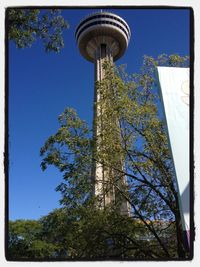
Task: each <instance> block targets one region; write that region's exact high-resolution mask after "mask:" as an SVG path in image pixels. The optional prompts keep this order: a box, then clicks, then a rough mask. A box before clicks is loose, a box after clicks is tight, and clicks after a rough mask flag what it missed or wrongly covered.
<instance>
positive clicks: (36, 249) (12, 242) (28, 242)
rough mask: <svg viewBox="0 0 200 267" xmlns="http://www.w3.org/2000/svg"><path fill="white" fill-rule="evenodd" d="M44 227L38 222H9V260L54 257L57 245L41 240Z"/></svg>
mask: <svg viewBox="0 0 200 267" xmlns="http://www.w3.org/2000/svg"><path fill="white" fill-rule="evenodd" d="M41 231H42V225H41V224H40V222H39V221H36V220H17V221H10V222H9V235H8V258H9V259H10V260H22V259H24V260H27V259H39V258H49V257H52V256H53V253H54V251H55V249H56V247H55V245H54V244H52V243H49V242H45V241H44V240H42V239H41Z"/></svg>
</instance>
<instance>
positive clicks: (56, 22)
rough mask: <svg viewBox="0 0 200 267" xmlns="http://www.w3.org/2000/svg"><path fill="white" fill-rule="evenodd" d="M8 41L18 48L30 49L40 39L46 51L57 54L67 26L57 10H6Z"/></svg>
mask: <svg viewBox="0 0 200 267" xmlns="http://www.w3.org/2000/svg"><path fill="white" fill-rule="evenodd" d="M6 11H7V16H6V19H7V29H8V39H9V40H10V41H13V42H15V44H16V46H17V47H18V48H25V47H30V46H31V45H32V43H34V42H35V41H36V39H41V40H42V42H43V44H44V47H45V50H46V51H55V52H59V51H60V49H61V48H63V47H64V41H63V36H62V33H63V30H65V29H67V28H68V27H69V24H68V23H67V21H66V20H65V19H64V17H63V16H62V15H61V10H59V9H49V10H48V9H45V10H40V9H21V8H7V10H6Z"/></svg>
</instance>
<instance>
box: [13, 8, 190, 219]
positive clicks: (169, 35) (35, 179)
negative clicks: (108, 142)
mask: <svg viewBox="0 0 200 267" xmlns="http://www.w3.org/2000/svg"><path fill="white" fill-rule="evenodd" d="M106 10H108V9H106ZM94 11H99V9H98V10H94V9H93V10H91V9H90V10H89V9H68V10H63V15H64V17H65V18H66V19H67V21H68V22H69V24H70V28H69V29H68V30H67V31H65V32H64V41H65V48H64V49H63V50H62V51H61V52H60V53H59V54H55V53H45V52H44V49H43V46H42V44H41V42H40V41H37V42H36V43H34V44H33V45H32V47H31V48H26V49H21V50H20V49H17V48H16V47H15V44H14V43H10V44H9V216H10V219H12V220H15V219H22V218H23V219H38V218H39V217H41V216H43V215H46V214H47V213H48V212H50V211H51V210H52V209H54V208H57V207H59V199H60V195H59V193H57V192H55V187H56V186H57V185H58V184H59V183H60V182H61V181H62V175H61V174H60V173H59V172H58V171H57V170H56V169H55V168H54V167H50V168H48V169H47V170H46V171H45V172H42V170H41V168H40V163H41V158H40V155H39V151H40V148H41V147H42V146H43V144H44V142H45V140H46V139H47V138H48V137H49V136H50V135H52V134H54V133H55V132H56V131H57V129H58V126H59V125H58V122H57V117H58V116H59V115H60V114H61V113H62V112H63V110H64V109H65V107H73V108H75V109H76V110H77V112H78V114H79V116H80V117H81V118H82V119H84V120H86V121H87V122H88V123H89V124H90V125H91V124H92V118H93V93H94V69H93V65H92V64H91V63H90V62H88V61H86V60H85V59H84V58H82V57H81V55H80V53H79V51H78V48H77V46H76V42H75V38H74V33H75V28H76V26H77V25H78V23H79V21H80V20H81V19H82V18H84V17H85V16H86V15H88V14H89V13H92V12H94ZM110 11H113V12H114V13H116V14H118V15H120V16H122V17H123V18H124V19H125V20H126V21H127V23H128V24H129V27H130V29H131V32H132V36H131V40H130V44H129V47H128V49H127V51H126V53H125V55H124V56H123V57H122V58H121V59H120V60H118V61H117V62H116V64H117V65H120V64H127V71H128V72H129V73H134V72H137V71H138V70H139V68H140V66H141V65H142V61H143V55H151V56H155V57H156V56H158V55H159V54H162V53H166V54H173V53H178V54H179V55H182V56H184V55H189V10H181V9H179V10H176V9H163V10H162V9H156V10H155V9H114V10H112V9H110Z"/></svg>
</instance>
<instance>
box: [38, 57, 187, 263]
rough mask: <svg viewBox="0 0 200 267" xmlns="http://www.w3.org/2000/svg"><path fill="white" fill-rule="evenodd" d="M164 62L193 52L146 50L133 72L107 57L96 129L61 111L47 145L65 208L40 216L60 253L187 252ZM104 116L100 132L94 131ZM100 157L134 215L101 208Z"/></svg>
mask: <svg viewBox="0 0 200 267" xmlns="http://www.w3.org/2000/svg"><path fill="white" fill-rule="evenodd" d="M163 64H164V65H165V66H187V65H188V57H180V56H178V55H171V56H167V55H162V56H159V57H158V58H157V59H153V58H152V57H147V56H145V57H144V64H143V66H142V69H141V72H140V73H136V74H132V75H129V74H127V73H126V71H125V68H124V67H121V68H119V69H117V68H113V66H112V65H110V63H108V62H105V64H104V69H105V78H104V79H103V80H102V81H101V82H97V84H96V89H97V91H98V93H99V95H100V101H99V102H97V103H95V105H96V108H98V109H99V110H102V111H103V112H99V114H98V115H97V116H96V118H95V121H94V128H93V129H92V130H90V129H89V127H88V126H87V123H86V122H85V121H83V120H81V119H80V118H79V117H78V115H77V114H76V112H75V111H74V110H73V109H71V108H67V109H66V110H65V111H64V112H63V113H62V114H61V116H60V117H59V124H60V127H59V129H58V131H57V133H56V134H54V135H52V136H51V137H50V138H48V140H47V141H46V142H45V144H44V146H43V147H42V148H41V156H42V157H43V160H42V164H41V166H42V169H43V170H45V169H46V168H47V167H48V165H54V166H55V167H56V168H58V169H59V170H60V172H61V173H62V175H63V181H62V183H61V184H59V185H58V186H57V188H56V190H57V191H59V192H60V193H61V201H60V202H61V205H62V206H63V208H62V209H60V210H58V211H56V212H55V211H54V212H52V213H50V214H49V215H47V216H46V217H44V218H42V219H41V220H40V223H42V225H43V226H42V228H43V230H42V231H43V234H42V236H43V237H42V239H41V240H42V242H46V243H48V242H50V243H51V244H53V245H54V246H56V253H54V257H61V258H62V257H64V258H66V259H110V258H115V259H142V260H144V259H176V258H179V259H180V258H187V257H188V251H187V247H186V246H185V243H184V236H183V231H182V225H181V218H180V208H179V203H178V194H177V183H176V179H175V172H174V166H173V162H172V159H171V155H170V152H169V144H168V139H167V135H166V126H165V124H164V121H163V113H162V108H161V104H160V99H159V94H158V86H157V83H156V80H157V79H156V73H155V67H156V66H157V65H163ZM100 121H101V122H102V121H103V124H101V127H102V128H101V131H100V134H101V138H98V136H97V135H96V134H94V132H93V131H94V130H95V129H96V128H95V127H97V125H98V124H99V122H100ZM99 140H100V141H99ZM97 148H98V149H97ZM95 162H97V163H100V164H103V165H104V166H106V167H107V168H109V170H111V172H108V173H107V175H110V173H112V175H111V177H108V178H110V179H109V181H110V183H111V184H112V186H114V187H115V189H116V192H117V194H118V196H121V198H119V199H122V198H125V199H126V201H128V202H129V204H130V207H131V215H130V216H124V215H121V214H119V212H118V208H117V206H116V204H115V203H113V204H110V205H108V206H107V207H106V208H105V209H104V210H101V209H99V208H98V198H96V196H95V195H94V183H95V181H94V179H93V178H92V168H93V165H94V163H95ZM119 162H123V166H124V167H123V168H121V166H122V165H121V164H119ZM113 173H114V174H115V175H114V177H113ZM121 177H126V179H127V186H124V185H123V184H120V183H119V181H120V179H121ZM108 190H109V187H108Z"/></svg>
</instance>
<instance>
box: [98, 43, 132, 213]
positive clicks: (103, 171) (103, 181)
mask: <svg viewBox="0 0 200 267" xmlns="http://www.w3.org/2000/svg"><path fill="white" fill-rule="evenodd" d="M95 55H96V56H95V64H94V65H95V84H96V82H101V81H102V80H103V79H104V78H105V70H104V67H103V64H104V62H105V61H109V62H110V63H111V64H112V63H113V56H112V48H111V47H110V46H109V44H105V43H99V45H98V48H97V50H96V53H95ZM94 90H95V92H94V95H95V99H94V102H95V103H96V104H95V106H94V109H95V110H94V120H95V119H96V118H97V117H100V118H101V116H102V115H103V114H102V113H104V112H105V110H104V109H102V108H100V107H99V106H98V104H99V103H100V101H101V94H100V93H99V91H98V90H97V87H96V86H94ZM104 123H105V122H104V121H102V120H101V119H100V120H98V123H94V135H95V139H96V147H95V149H96V150H97V153H98V152H100V151H98V150H101V148H102V147H101V146H103V145H104V144H103V138H104V136H103V134H102V128H103V124H104ZM114 123H115V122H114ZM116 127H119V126H118V123H117V121H116ZM115 135H116V133H113V139H115V140H116V141H117V142H120V137H119V136H117V135H116V136H115ZM98 144H100V147H99V145H98ZM94 165H95V166H94V172H93V176H94V180H95V189H94V192H95V196H97V197H98V198H99V206H100V208H104V207H105V206H106V205H109V204H112V203H113V204H116V203H117V202H119V201H120V204H119V209H120V211H119V212H120V213H121V214H125V215H128V214H129V204H128V203H127V201H126V200H125V199H124V198H123V197H119V195H120V193H119V192H118V190H117V187H120V188H121V186H122V185H125V183H126V181H125V177H124V176H121V177H119V172H117V171H114V169H112V166H111V167H108V166H104V165H103V164H101V163H99V162H94ZM113 167H115V168H116V169H119V170H123V162H122V160H121V159H120V157H119V161H118V162H117V166H113Z"/></svg>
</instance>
